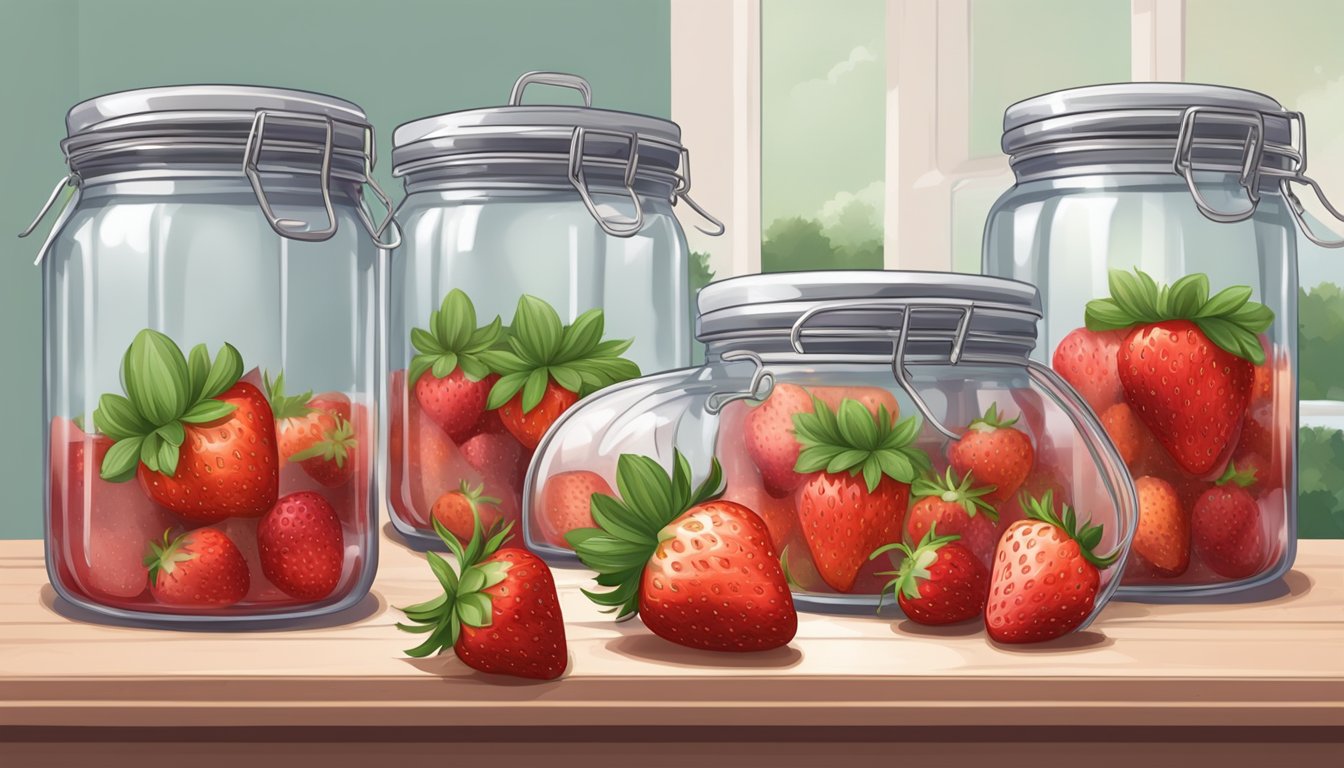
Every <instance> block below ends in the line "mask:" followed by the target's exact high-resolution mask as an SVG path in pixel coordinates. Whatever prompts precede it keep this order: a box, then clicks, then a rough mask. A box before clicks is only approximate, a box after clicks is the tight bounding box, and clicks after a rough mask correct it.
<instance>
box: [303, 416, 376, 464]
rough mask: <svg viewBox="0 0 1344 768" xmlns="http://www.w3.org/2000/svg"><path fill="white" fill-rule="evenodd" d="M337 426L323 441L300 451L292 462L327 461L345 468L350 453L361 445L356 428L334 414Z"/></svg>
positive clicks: (327, 432) (325, 434)
mask: <svg viewBox="0 0 1344 768" xmlns="http://www.w3.org/2000/svg"><path fill="white" fill-rule="evenodd" d="M334 415H335V418H336V426H335V427H334V428H332V429H329V430H327V431H326V433H324V434H323V435H322V439H321V440H318V441H317V442H315V443H313V444H312V445H310V446H308V447H307V448H305V449H303V450H302V451H299V452H298V453H296V454H294V455H293V456H290V457H289V460H290V461H307V460H308V459H318V458H321V459H325V460H326V461H334V462H336V466H337V467H338V468H343V467H345V460H346V459H347V458H349V456H350V453H351V452H352V451H354V450H355V447H356V446H357V445H359V440H358V439H356V438H355V428H354V427H353V426H352V425H351V424H350V422H349V421H346V420H345V419H343V418H341V416H340V415H339V414H334Z"/></svg>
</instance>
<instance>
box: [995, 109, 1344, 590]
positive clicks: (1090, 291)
mask: <svg viewBox="0 0 1344 768" xmlns="http://www.w3.org/2000/svg"><path fill="white" fill-rule="evenodd" d="M1295 126H1296V128H1295ZM1003 149H1004V151H1005V152H1006V153H1008V154H1009V155H1010V162H1011V165H1012V167H1013V171H1014V174H1015V175H1016V184H1015V185H1014V186H1013V187H1012V188H1011V189H1010V190H1008V191H1007V192H1006V193H1005V194H1004V195H1003V196H1002V197H1001V198H1000V199H999V200H998V201H997V202H996V203H995V205H994V207H993V209H992V210H991V212H990V214H989V217H988V220H987V222H986V225H985V239H984V251H983V258H984V272H985V274H989V275H997V276H1001V277H1009V278H1015V279H1018V280H1023V281H1026V282H1031V283H1033V284H1035V285H1036V286H1038V287H1039V288H1040V292H1041V300H1042V304H1043V307H1044V309H1045V319H1046V321H1045V323H1043V325H1042V330H1041V344H1040V345H1039V346H1038V348H1037V350H1036V357H1037V358H1038V359H1039V360H1041V361H1043V362H1049V363H1050V364H1051V365H1052V366H1054V367H1055V368H1056V370H1057V372H1058V373H1060V375H1061V376H1063V377H1064V378H1065V379H1066V380H1067V381H1069V382H1070V383H1071V384H1073V385H1074V386H1075V387H1076V388H1077V389H1078V391H1079V392H1080V393H1081V394H1082V395H1083V396H1084V398H1085V399H1086V400H1087V401H1088V404H1089V406H1090V408H1092V409H1093V410H1094V412H1095V413H1096V414H1097V416H1098V417H1099V418H1100V419H1101V421H1102V422H1103V424H1104V425H1105V426H1106V427H1107V429H1108V431H1109V432H1110V434H1111V436H1112V437H1113V438H1114V439H1115V442H1116V444H1117V446H1119V447H1120V449H1121V452H1122V454H1123V456H1124V458H1125V460H1126V463H1127V466H1128V467H1129V469H1130V471H1131V473H1132V475H1133V477H1134V478H1135V480H1136V484H1137V487H1138V488H1139V491H1140V497H1141V500H1143V501H1144V505H1143V506H1144V509H1143V510H1142V512H1141V514H1140V522H1139V528H1138V533H1137V535H1136V537H1135V545H1134V549H1133V554H1132V556H1131V557H1130V563H1129V569H1128V572H1127V573H1126V575H1125V580H1124V585H1123V586H1122V587H1121V590H1120V594H1121V595H1122V596H1125V597H1129V598H1137V599H1143V598H1149V597H1163V596H1184V597H1189V598H1196V599H1197V598H1200V597H1205V596H1210V595H1216V594H1220V593H1225V592H1229V591H1238V590H1242V589H1246V588H1250V587H1254V586H1256V585H1260V584H1264V583H1266V582H1269V581H1272V580H1274V579H1277V578H1279V577H1280V576H1281V575H1283V574H1284V573H1285V572H1286V571H1287V570H1288V568H1290V567H1291V565H1292V562H1293V556H1294V553H1295V549H1296V537H1297V534H1296V500H1297V460H1296V453H1295V452H1296V446H1297V380H1296V371H1297V343H1298V313H1297V295H1298V272H1297V269H1298V257H1297V239H1296V238H1297V235H1298V228H1299V227H1301V228H1302V229H1303V232H1304V234H1305V236H1307V237H1309V238H1311V239H1313V240H1317V241H1320V239H1321V238H1320V237H1319V235H1318V234H1317V231H1318V230H1317V229H1313V225H1312V224H1311V222H1310V221H1309V220H1308V218H1307V216H1306V214H1305V213H1304V209H1303V205H1302V203H1301V201H1300V200H1299V199H1298V197H1297V196H1296V194H1295V192H1294V186H1293V185H1294V184H1305V185H1308V186H1310V187H1311V188H1312V190H1313V192H1315V193H1316V194H1318V195H1319V194H1320V188H1319V186H1317V185H1316V183H1315V182H1314V181H1313V180H1311V179H1310V178H1309V177H1308V176H1306V175H1305V172H1306V145H1305V129H1304V123H1303V117H1302V115H1301V114H1299V113H1294V112H1290V111H1288V110H1285V109H1284V108H1283V107H1282V106H1281V105H1279V103H1278V102H1276V101H1274V100H1273V99H1272V98H1269V97H1268V96H1265V95H1263V94H1259V93H1253V92H1250V91H1244V90H1239V89H1235V88H1224V87H1218V86H1207V85H1191V84H1184V83H1132V84H1122V85H1102V86H1090V87H1085V88H1077V89H1072V90H1067V91H1061V92H1058V93H1051V94H1045V95H1043V96H1037V97H1034V98H1032V99H1028V100H1026V101H1023V102H1020V103H1017V104H1014V105H1012V106H1010V107H1009V108H1008V109H1007V111H1006V113H1005V115H1004V135H1003ZM1314 226H1316V227H1319V224H1317V225H1314ZM1326 244H1329V243H1326ZM1181 285H1183V286H1185V287H1184V288H1178V286H1181ZM1187 288H1188V289H1190V290H1186V289H1187ZM1173 292H1175V293H1178V294H1182V295H1183V299H1182V300H1181V301H1172V300H1170V298H1171V296H1172V294H1173ZM1145 302H1146V303H1147V305H1146V307H1145ZM1117 311H1118V314H1117ZM1144 361H1155V364H1148V363H1147V362H1144Z"/></svg>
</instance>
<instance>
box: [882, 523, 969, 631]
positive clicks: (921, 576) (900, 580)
mask: <svg viewBox="0 0 1344 768" xmlns="http://www.w3.org/2000/svg"><path fill="white" fill-rule="evenodd" d="M934 528H935V526H932V525H930V526H929V530H927V531H925V532H924V537H923V538H921V539H920V540H919V544H917V545H916V546H915V548H914V549H911V548H910V547H908V546H906V545H905V544H904V543H902V542H896V543H894V544H886V545H884V546H881V547H878V548H877V549H876V550H874V551H873V554H871V555H869V556H868V559H869V560H876V559H877V558H878V557H880V556H882V555H885V554H886V553H888V552H891V551H896V552H900V553H901V554H903V555H905V559H904V560H902V561H901V568H900V570H898V571H882V572H881V573H879V574H878V575H879V576H895V577H896V578H894V579H892V580H891V581H889V582H887V583H886V585H885V586H884V587H883V589H882V594H880V595H879V596H878V606H877V608H878V610H879V611H880V610H882V603H881V601H882V597H884V596H885V594H886V592H887V591H888V590H891V591H892V592H893V593H894V594H897V595H905V596H906V598H907V599H910V600H918V599H919V598H920V592H919V584H920V582H922V581H928V580H929V577H930V576H931V574H930V573H929V568H930V567H932V566H933V564H934V563H936V562H938V550H940V549H942V548H943V547H945V546H947V545H948V544H951V543H952V542H954V541H957V540H959V539H960V538H961V537H960V536H957V535H955V534H949V535H947V536H939V535H938V534H937V533H936V532H935V531H934Z"/></svg>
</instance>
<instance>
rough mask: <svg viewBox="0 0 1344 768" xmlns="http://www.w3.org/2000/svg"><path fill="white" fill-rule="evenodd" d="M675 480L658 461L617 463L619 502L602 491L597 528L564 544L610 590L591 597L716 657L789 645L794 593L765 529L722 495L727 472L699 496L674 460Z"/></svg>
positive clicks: (631, 458)
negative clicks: (636, 616) (716, 652)
mask: <svg viewBox="0 0 1344 768" xmlns="http://www.w3.org/2000/svg"><path fill="white" fill-rule="evenodd" d="M673 463H674V465H675V466H674V468H673V471H672V475H671V476H669V475H668V473H667V471H666V470H664V469H663V468H662V467H661V466H660V465H659V464H658V463H657V462H656V461H654V460H653V459H650V458H648V457H645V456H635V455H631V454H623V455H622V456H621V457H620V458H619V459H618V460H617V468H616V487H617V490H618V491H619V492H620V497H621V498H620V500H617V499H615V498H612V497H610V496H606V495H603V494H596V495H594V496H593V497H592V515H593V520H594V521H595V522H596V523H597V526H598V527H597V528H580V529H578V530H574V531H571V532H570V533H569V534H568V535H567V536H566V539H567V540H568V541H569V543H570V544H571V545H572V546H573V547H574V551H575V552H577V553H578V556H579V560H581V561H582V562H583V564H584V565H586V566H588V567H589V568H592V569H593V570H595V571H597V574H598V575H597V583H598V584H599V585H600V586H603V587H610V588H612V589H611V591H608V592H600V593H599V592H589V591H585V592H584V594H586V595H587V596H588V598H589V599H590V600H592V601H593V602H594V603H596V604H598V605H600V606H603V607H606V608H608V609H610V610H611V611H612V612H616V613H617V616H616V619H617V620H618V621H620V620H622V619H626V618H629V617H631V616H634V615H636V614H638V615H639V617H640V619H641V620H642V621H643V622H644V625H645V626H647V627H648V628H649V629H650V630H652V631H653V633H654V634H655V635H658V636H659V637H661V638H664V639H666V640H669V641H671V642H674V643H677V644H679V645H685V646H688V647H691V648H700V649H704V650H710V651H764V650H769V649H772V648H778V647H780V646H783V645H786V644H788V643H789V641H791V640H792V639H793V636H794V633H795V632H796V631H797V629H798V614H797V613H796V612H795V611H794V607H793V596H792V595H791V594H790V592H789V585H788V583H787V581H786V580H785V577H784V571H783V569H782V568H781V567H780V563H779V559H778V555H777V553H776V552H775V551H774V549H773V547H772V546H771V544H770V533H769V531H768V530H767V529H766V527H765V523H764V522H762V521H761V519H760V518H759V517H757V516H756V513H755V512H752V511H751V510H750V509H747V508H746V507H744V506H742V505H740V504H735V503H733V502H731V501H723V500H721V499H720V498H719V496H720V494H721V493H722V489H721V488H720V486H721V485H722V483H723V475H722V470H721V469H720V467H719V462H718V460H717V459H715V460H713V462H712V463H711V467H710V472H709V477H708V478H706V480H705V481H704V482H703V483H701V484H700V486H699V487H698V488H696V489H695V490H694V491H693V490H692V489H691V467H690V463H689V462H688V461H687V460H686V458H685V457H684V456H682V455H681V453H680V452H679V451H678V452H675V453H674V461H673Z"/></svg>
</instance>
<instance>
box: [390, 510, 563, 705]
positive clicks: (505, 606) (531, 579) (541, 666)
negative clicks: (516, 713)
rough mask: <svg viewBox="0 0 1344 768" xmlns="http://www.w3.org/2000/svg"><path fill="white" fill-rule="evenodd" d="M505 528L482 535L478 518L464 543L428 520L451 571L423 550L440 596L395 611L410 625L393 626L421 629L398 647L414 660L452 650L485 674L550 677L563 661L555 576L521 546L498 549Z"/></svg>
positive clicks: (506, 531)
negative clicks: (417, 638)
mask: <svg viewBox="0 0 1344 768" xmlns="http://www.w3.org/2000/svg"><path fill="white" fill-rule="evenodd" d="M510 530H511V529H510V527H509V526H505V527H504V529H503V530H501V531H500V532H498V533H496V534H494V535H493V536H491V537H490V538H489V539H488V540H486V538H485V534H484V533H483V532H482V529H481V523H480V520H479V519H478V520H477V521H476V522H475V524H474V525H473V526H472V536H471V540H470V541H469V542H468V543H467V545H466V547H465V548H464V547H463V546H462V543H461V542H460V541H458V539H457V537H456V536H454V535H453V534H452V533H451V532H449V531H448V530H446V529H444V528H443V526H437V525H436V526H435V532H436V533H438V535H439V538H440V539H442V540H443V543H444V544H445V545H446V546H447V547H448V549H449V550H451V551H452V553H453V554H454V555H455V556H456V557H457V563H458V570H454V569H453V566H452V565H449V564H448V562H447V561H445V560H444V559H443V558H441V557H439V556H438V555H436V554H434V553H433V552H430V553H428V554H427V555H426V557H427V558H428V559H429V565H430V569H431V570H432V571H433V572H434V575H435V577H437V578H438V580H439V583H440V584H441V585H443V590H444V591H443V594H441V595H439V596H438V597H437V598H435V599H433V600H430V601H428V602H425V603H420V604H419V605H412V606H410V607H408V608H403V609H401V610H402V611H403V612H404V613H405V614H406V618H408V619H410V620H411V621H412V622H415V623H414V624H397V628H398V629H401V630H403V631H406V632H414V633H417V634H428V635H429V638H428V639H427V640H425V642H423V643H421V644H420V645H418V646H416V647H415V648H412V649H410V650H408V651H406V655H408V656H413V657H416V658H420V657H424V656H428V655H430V654H431V653H442V652H443V651H444V649H447V648H452V649H453V652H454V653H455V654H457V658H459V659H461V660H462V663H463V664H466V665H467V666H469V667H471V668H472V669H476V670H479V671H481V672H486V673H490V674H500V675H513V676H515V677H526V678H532V679H536V680H554V679H555V678H557V677H559V676H560V675H562V674H564V672H565V667H566V666H567V665H568V663H569V651H568V649H567V648H566V645H565V620H564V616H563V615H562V614H561V613H560V599H559V597H558V596H557V595H556V592H555V579H554V578H553V577H552V576H551V571H550V569H549V568H547V567H546V563H544V562H542V561H541V559H540V558H538V557H537V556H536V555H534V554H532V553H531V552H527V551H526V550H522V549H514V548H512V547H509V548H501V545H503V543H504V542H505V540H507V539H508V537H509V534H510Z"/></svg>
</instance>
